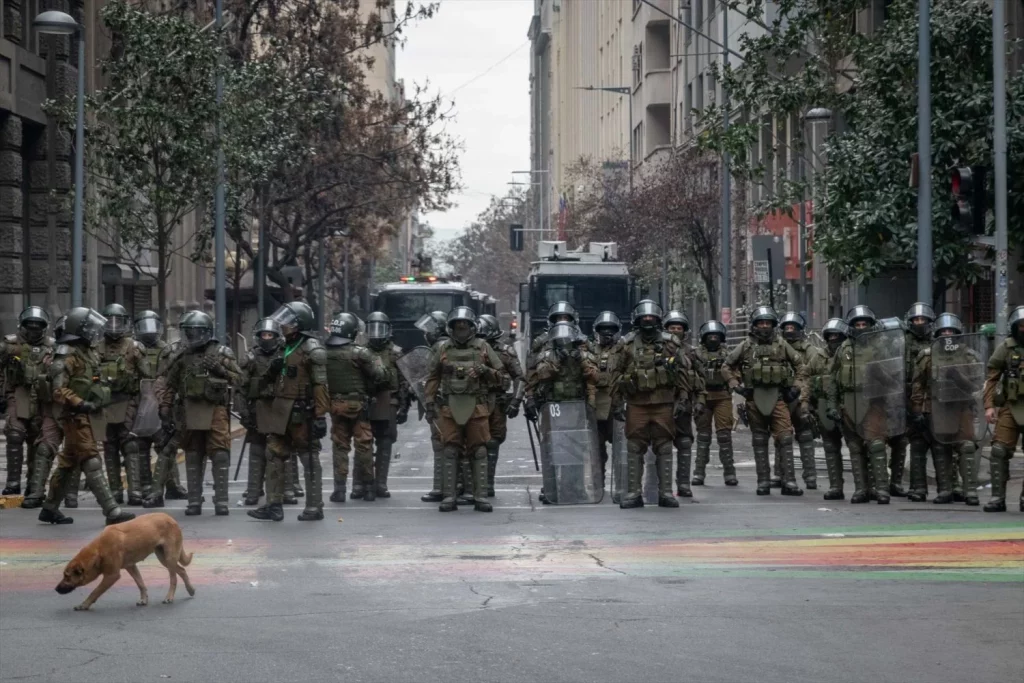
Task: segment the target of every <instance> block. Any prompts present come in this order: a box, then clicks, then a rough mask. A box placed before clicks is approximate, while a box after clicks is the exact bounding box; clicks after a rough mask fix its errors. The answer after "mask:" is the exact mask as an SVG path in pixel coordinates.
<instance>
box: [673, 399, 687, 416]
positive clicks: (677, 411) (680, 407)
mask: <svg viewBox="0 0 1024 683" xmlns="http://www.w3.org/2000/svg"><path fill="white" fill-rule="evenodd" d="M689 411H690V401H689V400H688V399H685V398H684V399H683V400H681V401H676V405H675V408H673V410H672V417H679V416H680V415H682V414H684V413H687V412H689Z"/></svg>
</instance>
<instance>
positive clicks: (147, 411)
mask: <svg viewBox="0 0 1024 683" xmlns="http://www.w3.org/2000/svg"><path fill="white" fill-rule="evenodd" d="M154 383H155V380H151V379H144V380H141V381H140V382H139V407H138V409H137V410H136V411H135V423H134V424H133V425H132V432H134V433H135V435H136V436H140V437H142V438H144V439H145V438H149V437H151V436H153V435H154V434H156V433H157V430H159V429H160V403H159V402H158V401H157V400H156V392H155V391H154V388H153V385H154Z"/></svg>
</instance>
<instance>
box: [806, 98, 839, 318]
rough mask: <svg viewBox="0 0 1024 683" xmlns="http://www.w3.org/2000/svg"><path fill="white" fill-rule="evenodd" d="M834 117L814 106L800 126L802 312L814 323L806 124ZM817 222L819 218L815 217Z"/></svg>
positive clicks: (828, 111)
mask: <svg viewBox="0 0 1024 683" xmlns="http://www.w3.org/2000/svg"><path fill="white" fill-rule="evenodd" d="M831 119H832V111H831V110H830V109H826V108H825V107H814V108H813V109H811V110H809V111H808V112H807V113H806V114H804V116H803V120H802V124H804V125H801V126H800V128H801V130H800V135H801V139H802V140H803V143H804V144H803V147H802V149H801V150H800V183H801V189H800V240H799V241H800V255H799V258H800V312H801V313H802V314H803V316H804V320H806V321H807V322H808V323H813V321H812V320H811V317H810V316H809V315H808V301H807V298H808V297H807V126H806V124H808V123H809V124H811V125H814V124H815V123H818V122H820V121H829V120H831ZM815 224H817V219H815Z"/></svg>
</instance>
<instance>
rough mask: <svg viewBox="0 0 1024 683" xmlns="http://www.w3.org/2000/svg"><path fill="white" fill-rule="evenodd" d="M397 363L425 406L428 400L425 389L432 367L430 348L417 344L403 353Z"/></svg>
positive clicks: (410, 386) (414, 392)
mask: <svg viewBox="0 0 1024 683" xmlns="http://www.w3.org/2000/svg"><path fill="white" fill-rule="evenodd" d="M396 364H397V365H398V371H399V372H401V373H402V377H404V378H405V381H406V382H408V383H409V388H410V389H411V390H412V392H413V394H415V395H416V399H417V400H418V401H419V402H420V405H423V406H425V405H426V404H427V401H426V399H425V398H424V395H423V391H424V389H425V388H426V384H427V370H428V369H429V367H430V349H428V348H427V347H426V346H417V347H415V348H412V349H409V351H407V352H406V353H404V354H402V357H401V358H399V359H398V361H396Z"/></svg>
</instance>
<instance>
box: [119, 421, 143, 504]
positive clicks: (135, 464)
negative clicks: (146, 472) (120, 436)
mask: <svg viewBox="0 0 1024 683" xmlns="http://www.w3.org/2000/svg"><path fill="white" fill-rule="evenodd" d="M121 449H122V450H123V452H124V472H125V480H126V481H127V482H128V505H131V506H134V507H138V506H140V505H142V472H141V469H140V467H139V441H138V439H135V438H129V439H126V440H125V441H124V443H123V444H122V445H121Z"/></svg>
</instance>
